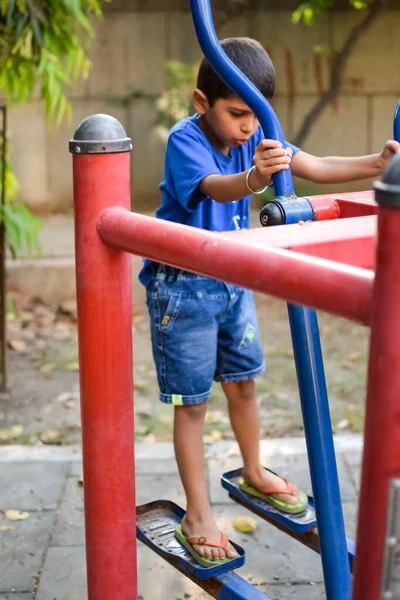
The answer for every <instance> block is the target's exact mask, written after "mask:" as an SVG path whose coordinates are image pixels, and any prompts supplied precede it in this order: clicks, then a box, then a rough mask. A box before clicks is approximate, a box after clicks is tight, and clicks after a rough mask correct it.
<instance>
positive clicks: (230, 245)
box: [98, 208, 373, 323]
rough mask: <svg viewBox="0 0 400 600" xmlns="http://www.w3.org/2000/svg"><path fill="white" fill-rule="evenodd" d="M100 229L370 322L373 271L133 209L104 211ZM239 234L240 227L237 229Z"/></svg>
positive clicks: (123, 244)
mask: <svg viewBox="0 0 400 600" xmlns="http://www.w3.org/2000/svg"><path fill="white" fill-rule="evenodd" d="M98 230H99V233H100V236H101V237H102V239H103V240H104V242H105V243H107V244H109V245H110V246H112V247H114V248H118V249H121V250H125V251H127V252H131V253H133V254H138V255H140V256H146V257H148V258H151V259H153V260H156V261H159V262H163V263H166V264H169V265H173V266H177V267H180V268H182V269H188V270H191V271H195V272H197V273H201V274H204V275H207V276H209V277H215V278H217V279H223V280H224V281H228V282H231V283H235V284H237V285H241V286H243V287H247V288H250V289H253V290H256V291H259V292H264V293H266V294H270V295H272V296H276V297H278V298H282V299H285V300H288V301H289V302H292V303H295V304H303V305H305V306H311V307H314V308H317V309H321V310H325V311H327V312H330V313H333V314H337V315H340V316H343V317H347V318H349V319H352V320H355V321H360V322H362V323H368V322H369V312H370V299H371V293H372V284H373V273H371V272H369V271H366V270H363V269H359V268H356V267H351V266H347V265H341V264H339V263H334V262H331V261H327V260H323V259H319V258H314V257H308V256H304V255H301V254H297V253H294V252H291V251H288V250H281V249H278V248H270V247H268V246H267V244H268V238H267V236H266V241H265V246H264V247H258V246H257V247H255V246H253V245H251V244H250V243H248V244H246V243H244V242H241V241H240V237H239V236H238V237H237V238H234V237H233V236H232V235H231V236H224V235H221V234H218V233H213V232H209V231H204V230H201V229H197V228H194V227H186V226H184V225H180V224H177V223H170V222H168V221H163V220H161V219H154V218H152V217H146V216H144V215H139V214H135V213H131V212H129V211H127V210H123V209H121V208H109V209H107V210H105V211H104V212H103V213H102V215H101V217H100V220H99V223H98ZM238 233H239V234H240V232H238Z"/></svg>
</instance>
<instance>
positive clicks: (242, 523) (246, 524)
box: [233, 517, 257, 533]
mask: <svg viewBox="0 0 400 600" xmlns="http://www.w3.org/2000/svg"><path fill="white" fill-rule="evenodd" d="M233 526H234V528H235V529H236V531H240V532H241V533H254V531H255V529H256V527H257V521H256V520H255V519H252V518H251V517H236V518H235V519H233Z"/></svg>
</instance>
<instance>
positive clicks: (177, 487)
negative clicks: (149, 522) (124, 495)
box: [136, 474, 186, 508]
mask: <svg viewBox="0 0 400 600" xmlns="http://www.w3.org/2000/svg"><path fill="white" fill-rule="evenodd" d="M163 499H167V500H171V501H172V502H175V503H176V504H179V506H181V507H182V508H185V507H186V500H185V494H184V490H183V487H182V484H181V481H180V478H179V475H173V474H169V475H160V474H155V475H138V476H137V477H136V504H138V505H139V504H145V503H146V502H151V501H153V500H163Z"/></svg>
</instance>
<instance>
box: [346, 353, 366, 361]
mask: <svg viewBox="0 0 400 600" xmlns="http://www.w3.org/2000/svg"><path fill="white" fill-rule="evenodd" d="M361 356H362V354H361V352H352V353H351V354H349V356H348V357H347V358H348V359H349V361H350V362H353V363H354V362H357V361H358V360H360V358H361Z"/></svg>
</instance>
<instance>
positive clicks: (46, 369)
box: [39, 363, 56, 375]
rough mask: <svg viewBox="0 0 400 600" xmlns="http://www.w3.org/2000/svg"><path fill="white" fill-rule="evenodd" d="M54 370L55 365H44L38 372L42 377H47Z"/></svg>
mask: <svg viewBox="0 0 400 600" xmlns="http://www.w3.org/2000/svg"><path fill="white" fill-rule="evenodd" d="M55 368H56V365H55V364H54V363H46V364H45V365H42V366H41V367H40V369H39V371H40V372H41V373H42V374H43V375H48V374H49V373H52V372H53V371H54V369H55Z"/></svg>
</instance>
